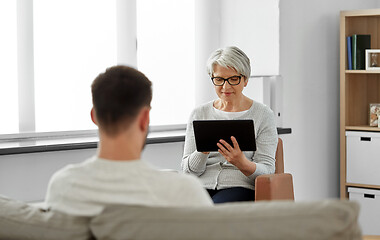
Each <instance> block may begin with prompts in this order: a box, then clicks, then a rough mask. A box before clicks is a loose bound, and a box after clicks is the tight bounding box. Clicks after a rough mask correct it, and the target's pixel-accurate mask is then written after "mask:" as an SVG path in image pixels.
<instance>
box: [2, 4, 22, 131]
mask: <svg viewBox="0 0 380 240" xmlns="http://www.w3.org/2000/svg"><path fill="white" fill-rule="evenodd" d="M16 24H17V18H16V1H14V0H2V1H0V29H1V32H2V33H1V41H0V43H1V44H0V53H1V54H0V66H1V76H0V109H1V112H2V114H1V117H0V133H14V132H17V131H18V97H17V96H18V84H17V26H16Z"/></svg>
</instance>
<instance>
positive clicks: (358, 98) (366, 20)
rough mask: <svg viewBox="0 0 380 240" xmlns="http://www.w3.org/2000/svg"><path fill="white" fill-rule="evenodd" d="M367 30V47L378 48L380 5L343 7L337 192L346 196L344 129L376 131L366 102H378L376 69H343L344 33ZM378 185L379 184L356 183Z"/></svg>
mask: <svg viewBox="0 0 380 240" xmlns="http://www.w3.org/2000/svg"><path fill="white" fill-rule="evenodd" d="M353 34H370V35H371V48H372V49H380V9H371V10H358V11H343V12H341V15H340V196H341V198H348V192H347V188H348V187H350V186H357V185H355V184H354V183H347V182H346V136H345V134H346V131H370V132H380V128H377V127H370V126H369V104H370V103H380V71H379V70H368V71H367V70H347V69H348V67H347V66H348V64H347V45H346V37H347V36H351V35H353ZM360 187H368V188H376V189H380V186H373V185H360Z"/></svg>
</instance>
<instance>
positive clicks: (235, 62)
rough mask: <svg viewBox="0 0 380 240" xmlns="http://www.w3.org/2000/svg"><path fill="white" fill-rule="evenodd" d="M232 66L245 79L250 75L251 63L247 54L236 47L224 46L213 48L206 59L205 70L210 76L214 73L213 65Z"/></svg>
mask: <svg viewBox="0 0 380 240" xmlns="http://www.w3.org/2000/svg"><path fill="white" fill-rule="evenodd" d="M215 64H218V65H220V66H222V67H225V68H232V69H234V70H236V72H237V73H238V74H241V75H243V76H245V77H246V78H247V79H248V78H249V77H250V75H251V64H250V60H249V58H248V57H247V55H246V54H245V53H244V52H243V51H242V50H240V49H239V48H238V47H234V46H231V47H225V48H220V49H217V50H215V51H214V52H213V53H212V54H211V55H210V57H209V59H208V60H207V72H208V75H209V76H210V77H212V76H213V74H214V65H215Z"/></svg>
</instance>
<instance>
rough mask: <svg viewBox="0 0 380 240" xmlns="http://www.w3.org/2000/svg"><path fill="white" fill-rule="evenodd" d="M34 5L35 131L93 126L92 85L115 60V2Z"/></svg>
mask: <svg viewBox="0 0 380 240" xmlns="http://www.w3.org/2000/svg"><path fill="white" fill-rule="evenodd" d="M89 6H91V7H89ZM33 8H34V10H33V14H34V76H35V77H34V82H35V109H36V112H35V116H36V131H37V132H48V131H69V130H85V129H91V128H93V129H94V128H95V127H96V126H95V125H94V124H93V123H92V122H91V118H90V110H91V106H92V102H91V91H90V90H91V88H90V86H91V83H92V81H93V80H94V78H95V77H96V76H97V75H98V74H99V73H100V72H101V71H104V70H105V69H106V68H107V67H109V66H111V65H115V64H116V17H115V16H116V2H115V1H105V0H102V1H99V0H98V1H94V0H80V1H78V0H65V1H51V0H34V6H33Z"/></svg>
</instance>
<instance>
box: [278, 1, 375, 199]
mask: <svg viewBox="0 0 380 240" xmlns="http://www.w3.org/2000/svg"><path fill="white" fill-rule="evenodd" d="M377 7H379V1H377V0H367V1H362V0H334V1H331V0H319V1H305V0H282V1H280V74H281V75H282V76H283V77H284V89H283V99H284V103H283V108H284V110H283V112H284V115H283V116H284V118H283V125H284V126H286V127H291V128H292V134H291V135H287V136H284V137H283V139H284V144H285V170H286V171H288V172H291V173H292V174H293V177H294V188H295V197H296V199H297V200H314V199H323V198H335V197H339V12H340V11H341V10H354V9H368V8H377Z"/></svg>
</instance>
